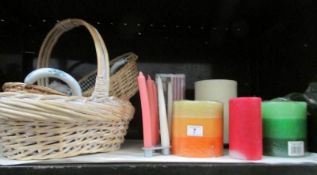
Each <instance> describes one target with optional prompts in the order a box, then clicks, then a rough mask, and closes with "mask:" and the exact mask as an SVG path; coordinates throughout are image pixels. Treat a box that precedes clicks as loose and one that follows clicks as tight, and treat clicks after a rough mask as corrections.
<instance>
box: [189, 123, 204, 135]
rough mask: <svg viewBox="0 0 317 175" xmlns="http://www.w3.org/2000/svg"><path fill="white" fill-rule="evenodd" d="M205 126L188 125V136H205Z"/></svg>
mask: <svg viewBox="0 0 317 175" xmlns="http://www.w3.org/2000/svg"><path fill="white" fill-rule="evenodd" d="M203 129H204V128H203V126H200V125H187V136H196V137H202V136H203Z"/></svg>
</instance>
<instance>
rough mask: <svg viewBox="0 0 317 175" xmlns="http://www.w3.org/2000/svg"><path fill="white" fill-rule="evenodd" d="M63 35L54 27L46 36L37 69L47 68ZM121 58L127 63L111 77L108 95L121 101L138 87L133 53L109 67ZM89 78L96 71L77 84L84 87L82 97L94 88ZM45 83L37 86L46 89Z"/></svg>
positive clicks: (93, 77)
mask: <svg viewBox="0 0 317 175" xmlns="http://www.w3.org/2000/svg"><path fill="white" fill-rule="evenodd" d="M74 27H76V26H72V27H71V29H72V28H74ZM68 30H70V29H68ZM68 30H67V31H68ZM63 33H64V31H61V30H59V26H58V25H56V26H55V27H53V28H52V29H51V31H50V32H49V33H48V34H47V36H46V37H45V39H44V41H43V43H42V46H41V48H40V52H39V56H38V62H37V68H42V67H49V58H50V56H51V53H52V50H53V48H54V46H55V44H56V43H57V41H58V39H59V37H60V36H61V35H62V34H63ZM121 57H127V60H128V63H127V64H125V65H124V66H123V67H122V68H121V69H120V70H119V71H117V72H116V73H115V74H114V75H111V77H110V95H112V96H116V97H119V98H122V99H130V98H131V97H132V96H133V95H134V94H135V93H136V92H137V91H138V86H137V81H136V77H137V75H138V69H137V64H136V61H137V58H138V57H137V55H135V54H134V53H131V52H129V53H126V54H124V55H121V56H119V57H117V58H115V59H114V60H112V61H111V62H110V65H112V64H113V63H114V62H115V61H116V60H118V59H120V58H121ZM89 77H92V79H95V78H96V71H93V72H91V73H89V74H88V75H86V76H85V77H84V78H82V79H81V80H80V81H79V83H80V84H81V87H82V88H83V87H84V89H83V95H84V96H90V95H91V93H92V91H93V88H94V84H95V83H94V82H92V83H90V82H91V81H90V80H91V79H90V80H89ZM47 82H48V81H47V80H45V81H39V82H38V85H41V86H45V87H47V86H48V83H47Z"/></svg>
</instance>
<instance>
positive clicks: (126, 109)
mask: <svg viewBox="0 0 317 175" xmlns="http://www.w3.org/2000/svg"><path fill="white" fill-rule="evenodd" d="M77 26H84V27H86V28H87V29H88V31H89V32H90V34H91V36H92V38H93V40H94V43H95V48H96V53H97V62H98V67H97V78H96V84H95V89H94V91H93V94H92V96H91V97H76V96H71V97H69V96H61V95H43V94H34V93H27V92H24V91H21V92H3V93H0V146H1V148H0V149H1V153H2V155H3V156H4V157H7V158H9V159H18V160H33V159H55V158H65V157H70V156H76V155H80V154H88V153H97V152H109V151H115V150H118V149H119V148H120V145H121V143H123V141H124V136H125V134H126V131H127V128H128V125H129V122H130V120H131V119H132V117H133V114H134V108H133V106H132V105H131V104H130V102H129V101H127V100H123V99H119V98H117V97H109V95H108V94H109V82H110V80H109V78H110V77H109V58H108V52H107V49H106V46H105V44H104V41H103V39H102V37H101V36H100V34H99V33H98V31H97V30H96V29H95V28H94V27H93V26H91V25H90V24H88V23H87V22H85V21H83V20H80V19H67V20H63V21H61V22H60V23H58V24H57V25H56V26H55V28H56V30H55V32H56V33H63V32H66V31H68V30H70V29H72V28H74V27H77Z"/></svg>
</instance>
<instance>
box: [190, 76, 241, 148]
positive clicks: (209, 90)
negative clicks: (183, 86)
mask: <svg viewBox="0 0 317 175" xmlns="http://www.w3.org/2000/svg"><path fill="white" fill-rule="evenodd" d="M234 97H237V82H236V81H233V80H222V79H211V80H202V81H197V82H195V100H211V101H219V102H222V103H223V104H224V122H223V123H224V127H223V141H224V143H228V142H229V137H228V135H229V117H228V102H229V99H230V98H234Z"/></svg>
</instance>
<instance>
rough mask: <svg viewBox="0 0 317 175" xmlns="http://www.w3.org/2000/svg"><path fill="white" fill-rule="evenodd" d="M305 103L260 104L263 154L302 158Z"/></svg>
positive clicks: (304, 145) (304, 144)
mask: <svg viewBox="0 0 317 175" xmlns="http://www.w3.org/2000/svg"><path fill="white" fill-rule="evenodd" d="M306 111H307V104H306V103H305V102H292V101H283V102H277V101H270V102H263V103H262V118H263V137H264V140H263V143H264V146H263V147H264V154H265V155H270V156H281V157H298V156H304V154H305V150H306V149H305V148H306V117H307V116H306Z"/></svg>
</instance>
